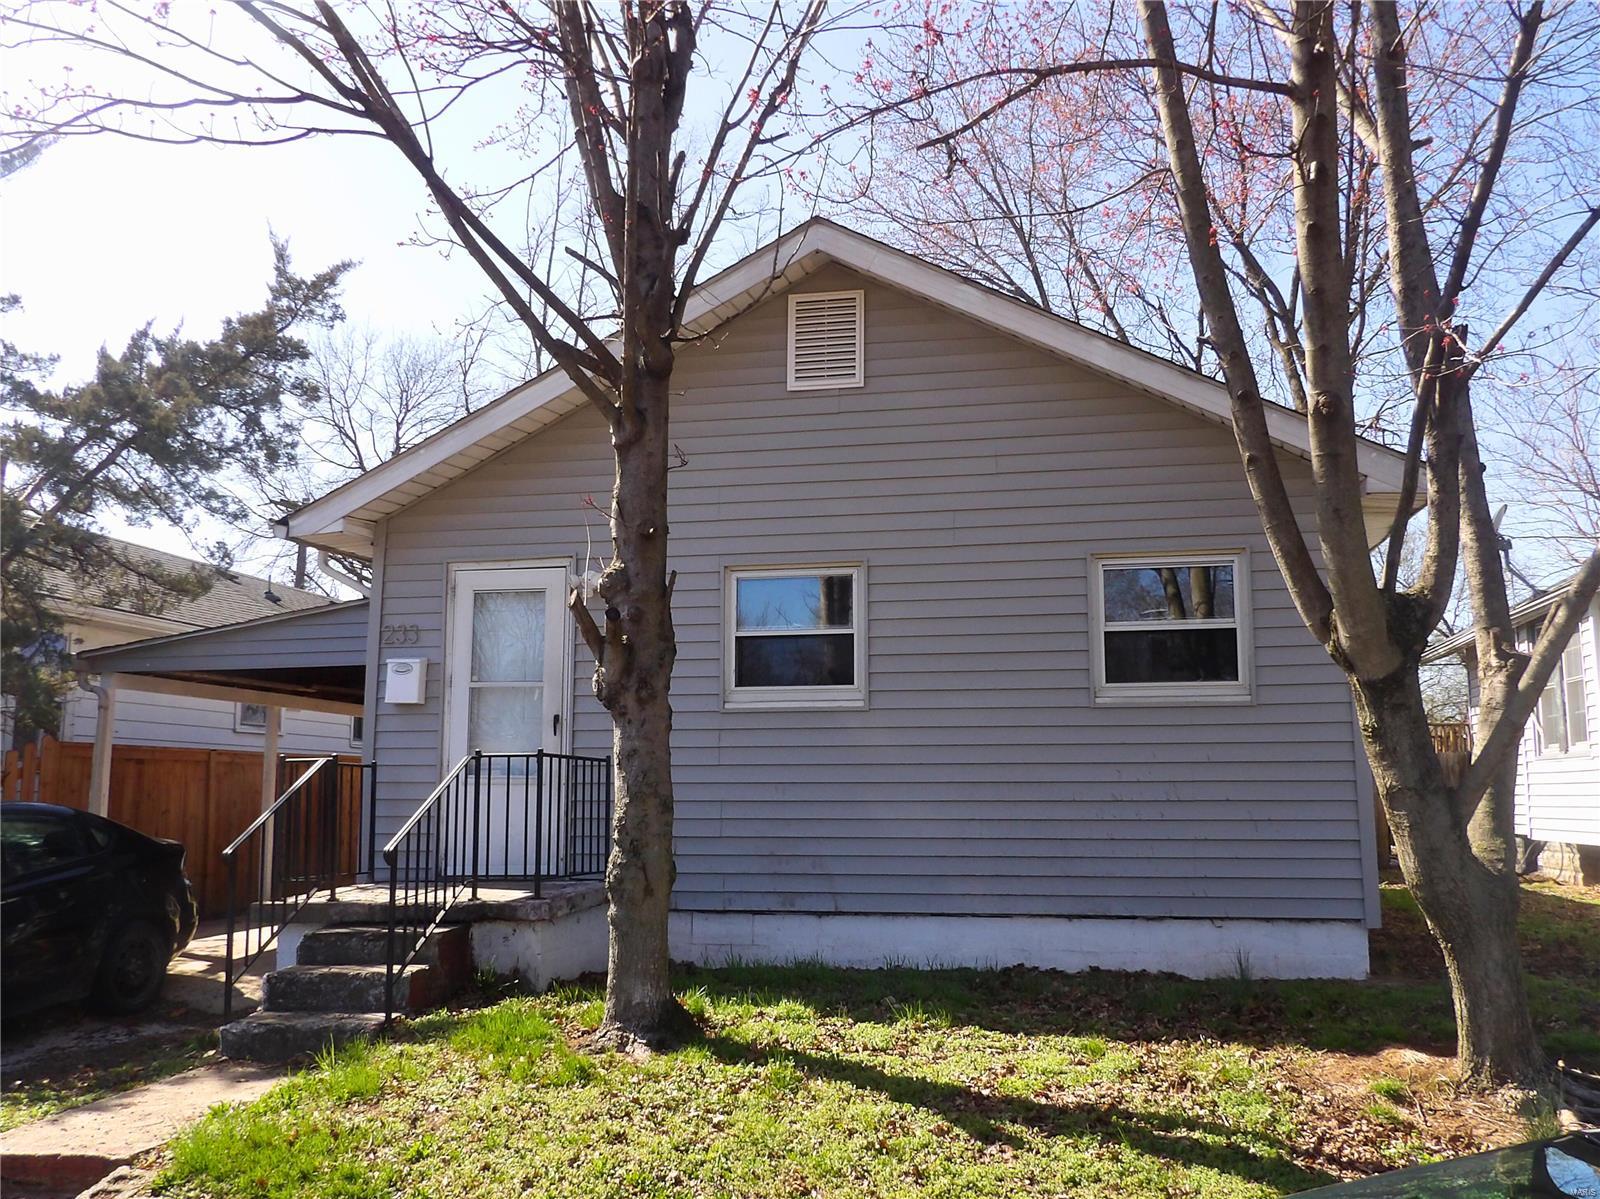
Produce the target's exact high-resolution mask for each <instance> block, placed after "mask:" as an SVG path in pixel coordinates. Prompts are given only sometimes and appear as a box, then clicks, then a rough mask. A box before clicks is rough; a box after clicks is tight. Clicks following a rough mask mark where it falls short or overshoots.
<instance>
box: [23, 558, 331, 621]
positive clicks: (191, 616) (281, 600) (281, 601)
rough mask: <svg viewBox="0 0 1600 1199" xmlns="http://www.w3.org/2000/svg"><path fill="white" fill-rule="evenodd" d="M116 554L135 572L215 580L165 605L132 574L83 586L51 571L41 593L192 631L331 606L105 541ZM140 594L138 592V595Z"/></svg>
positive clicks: (280, 587) (311, 595)
mask: <svg viewBox="0 0 1600 1199" xmlns="http://www.w3.org/2000/svg"><path fill="white" fill-rule="evenodd" d="M105 540H106V542H107V543H108V544H109V545H110V546H111V547H113V549H114V552H115V553H116V555H117V556H118V557H119V558H121V559H123V560H125V561H127V562H129V563H132V564H133V565H134V566H135V568H137V567H138V565H140V564H148V565H149V566H150V567H151V568H153V570H155V571H159V572H162V573H166V574H184V573H187V572H189V571H195V570H198V571H204V572H206V573H207V574H208V575H209V576H211V577H212V578H213V579H214V582H213V583H212V584H211V587H210V588H209V589H208V590H207V591H205V592H204V593H203V594H201V595H197V596H192V597H184V598H180V599H176V600H173V601H172V602H170V603H167V604H165V605H163V604H161V603H160V602H153V603H152V602H150V600H151V599H152V598H153V597H152V596H151V595H150V594H149V593H150V591H151V587H150V586H149V585H148V584H145V585H143V586H137V585H133V579H132V577H131V576H125V577H124V578H121V579H118V578H116V577H112V578H108V579H105V580H103V581H102V580H97V581H95V582H93V583H89V584H87V585H86V584H84V583H83V582H82V581H81V580H78V579H75V578H73V577H72V575H70V574H69V573H68V572H66V571H63V570H59V569H56V568H53V567H47V568H46V569H45V571H44V576H45V577H44V585H45V590H46V591H48V592H49V593H50V594H51V595H54V596H56V597H58V598H60V599H63V600H67V601H69V602H72V603H78V604H84V605H86V606H89V607H94V608H105V609H107V610H109V611H113V612H128V613H133V614H137V615H141V616H153V617H158V618H159V619H161V620H170V621H172V622H173V623H174V624H181V625H187V626H189V627H190V628H193V629H209V628H215V627H216V626H217V625H225V624H235V623H237V622H238V621H241V620H255V619H256V618H258V617H262V616H273V615H277V614H279V613H283V612H294V611H299V610H301V609H305V608H318V607H322V606H323V605H326V604H328V603H331V602H332V601H331V600H329V599H328V597H327V596H325V595H318V594H317V593H316V592H314V591H301V590H298V589H296V588H294V587H289V586H286V585H285V584H283V583H274V582H271V581H269V580H267V579H259V578H256V577H255V576H253V575H246V574H240V573H239V572H238V571H234V570H228V569H224V568H221V567H217V566H213V565H211V564H210V563H207V562H200V561H197V560H196V559H194V558H184V557H180V556H179V555H177V554H169V553H167V552H165V551H164V550H158V549H152V548H151V547H149V546H147V545H139V544H137V543H135V542H132V541H124V540H122V539H121V538H117V537H107V538H105ZM141 593H143V594H141Z"/></svg>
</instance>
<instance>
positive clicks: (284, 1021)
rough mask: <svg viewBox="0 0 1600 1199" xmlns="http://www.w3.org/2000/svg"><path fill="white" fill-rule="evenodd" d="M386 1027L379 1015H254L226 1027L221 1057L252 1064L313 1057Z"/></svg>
mask: <svg viewBox="0 0 1600 1199" xmlns="http://www.w3.org/2000/svg"><path fill="white" fill-rule="evenodd" d="M382 1028H383V1016H382V1014H381V1013H378V1012H255V1013H253V1014H251V1015H249V1016H246V1017H245V1018H244V1019H243V1020H235V1021H234V1022H233V1023H232V1024H224V1025H223V1026H222V1032H221V1045H222V1055H223V1056H224V1057H228V1058H234V1059H239V1060H243V1061H251V1062H288V1061H294V1060H296V1059H298V1058H308V1057H314V1056H316V1055H317V1054H319V1053H321V1052H322V1051H323V1050H325V1049H327V1048H328V1046H330V1045H332V1046H334V1047H335V1048H337V1047H338V1046H340V1045H348V1044H349V1043H350V1042H352V1041H370V1040H371V1039H372V1038H373V1037H376V1036H377V1035H378V1032H379V1031H380V1030H381V1029H382Z"/></svg>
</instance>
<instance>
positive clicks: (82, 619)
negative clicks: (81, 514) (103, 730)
mask: <svg viewBox="0 0 1600 1199" xmlns="http://www.w3.org/2000/svg"><path fill="white" fill-rule="evenodd" d="M116 544H117V549H118V553H119V554H120V555H121V556H123V557H124V558H125V559H127V560H129V561H131V562H134V563H140V562H143V563H148V564H149V566H150V567H151V568H152V570H153V571H156V572H162V573H165V574H169V575H173V574H178V575H181V574H187V573H188V572H190V571H193V570H201V571H205V572H207V573H209V574H211V575H213V576H214V578H215V580H216V581H215V582H214V583H212V585H211V586H210V587H209V588H208V589H207V590H206V591H205V592H204V593H203V594H201V595H197V596H192V597H191V596H179V597H168V599H169V602H166V603H156V604H152V603H150V602H148V598H147V597H145V596H136V595H131V594H129V592H130V591H135V590H144V591H148V590H149V588H143V589H134V588H129V587H126V586H114V587H110V588H108V587H105V586H99V585H91V586H89V587H85V586H84V585H83V584H82V583H81V582H80V581H79V580H76V579H74V578H73V577H72V576H70V575H68V574H67V573H65V572H62V571H51V572H49V573H48V574H47V576H46V580H45V583H46V587H47V588H48V589H49V591H50V592H51V593H52V595H53V596H54V598H55V610H56V611H57V612H58V613H59V614H60V616H61V619H62V623H63V627H64V632H65V634H66V636H67V638H68V643H69V645H70V647H71V649H72V650H73V652H74V653H76V652H79V651H83V650H90V649H99V648H101V647H103V646H107V645H116V644H120V643H122V642H127V641H137V640H142V639H144V638H148V637H157V636H166V635H171V634H175V633H188V632H192V631H193V630H196V629H208V628H215V627H217V626H219V625H229V624H234V623H237V622H239V621H246V620H254V619H257V618H259V617H263V616H272V615H277V614H280V613H284V612H295V611H302V610H304V609H307V608H318V607H324V606H326V605H327V604H328V603H329V600H328V598H327V597H326V596H323V595H318V594H316V593H314V592H310V591H301V590H297V589H295V588H293V587H287V586H284V585H283V584H281V583H273V582H269V581H268V580H266V579H258V578H254V577H252V576H250V575H245V574H240V573H238V572H237V571H232V570H218V569H217V568H216V567H213V566H210V565H207V564H206V563H202V562H197V561H194V560H193V559H189V558H183V557H179V556H178V555H176V554H168V553H165V552H163V551H161V550H155V549H151V548H149V547H148V546H142V545H136V544H134V543H132V542H128V541H118V542H117V543H116ZM95 706H96V698H95V696H94V694H93V693H92V692H90V691H87V690H84V689H83V688H74V689H73V690H72V691H70V692H68V693H67V695H66V697H65V699H64V700H63V701H62V715H61V726H60V731H59V739H60V740H62V741H68V742H82V741H93V740H94V733H95ZM357 720H359V718H352V717H349V716H337V715H332V714H328V713H322V712H300V711H293V710H286V711H285V712H284V716H283V731H282V734H281V741H280V748H281V749H282V750H283V751H285V752H293V753H346V754H348V753H359V752H360V750H359V748H357V747H358V746H359V741H356V742H352V737H353V736H357V735H359V733H360V728H359V724H357V723H354V722H355V721H357ZM265 728H266V710H265V708H264V707H263V706H262V705H259V704H253V703H235V702H227V701H221V700H216V699H197V698H194V697H191V696H184V695H165V694H156V693H145V692H130V693H129V694H128V695H127V696H126V697H125V698H124V699H123V700H122V702H120V703H119V704H118V706H117V711H116V729H115V738H116V742H117V743H118V744H121V745H158V746H177V747H185V748H191V749H253V750H258V751H259V750H260V749H261V747H262V743H263V740H264V734H265Z"/></svg>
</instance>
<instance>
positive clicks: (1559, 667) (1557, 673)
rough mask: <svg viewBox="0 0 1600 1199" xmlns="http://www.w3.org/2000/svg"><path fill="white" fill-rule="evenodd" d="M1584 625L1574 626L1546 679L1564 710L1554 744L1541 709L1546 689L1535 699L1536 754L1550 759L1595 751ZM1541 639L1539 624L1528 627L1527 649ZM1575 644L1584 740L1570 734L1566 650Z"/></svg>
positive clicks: (1533, 724) (1590, 753)
mask: <svg viewBox="0 0 1600 1199" xmlns="http://www.w3.org/2000/svg"><path fill="white" fill-rule="evenodd" d="M1582 635H1583V626H1582V624H1580V625H1579V627H1578V628H1577V629H1575V630H1573V634H1572V639H1571V640H1570V641H1569V642H1567V645H1566V648H1565V649H1563V650H1562V651H1561V656H1560V657H1559V658H1557V659H1556V668H1555V669H1554V670H1552V671H1551V672H1550V678H1549V679H1548V680H1547V681H1546V682H1545V691H1548V690H1550V689H1551V688H1552V687H1554V688H1555V690H1556V698H1557V700H1558V702H1559V704H1560V711H1561V738H1560V740H1559V741H1558V742H1556V743H1554V744H1552V743H1550V742H1548V741H1546V740H1545V735H1544V722H1543V720H1542V719H1541V715H1540V709H1541V708H1542V707H1543V706H1544V703H1543V701H1544V692H1543V691H1541V692H1540V693H1539V698H1538V699H1537V700H1535V701H1534V705H1533V715H1532V716H1530V717H1529V719H1528V723H1529V725H1531V726H1532V729H1533V756H1534V758H1535V759H1538V760H1541V761H1547V760H1549V759H1552V758H1587V757H1592V756H1593V755H1594V750H1595V746H1596V738H1595V735H1594V729H1592V728H1590V727H1589V726H1590V720H1589V664H1588V662H1587V661H1586V660H1585V657H1584V652H1583V639H1582ZM1537 639H1538V628H1537V626H1535V627H1533V628H1530V629H1528V630H1527V640H1526V643H1525V644H1524V645H1523V648H1524V649H1527V650H1532V648H1533V643H1534V641H1536V640H1537ZM1573 648H1576V649H1577V651H1578V669H1579V671H1581V672H1582V678H1583V703H1584V720H1583V731H1584V733H1585V734H1586V736H1585V738H1584V740H1582V741H1569V740H1568V738H1567V734H1568V733H1569V732H1570V731H1571V728H1572V718H1571V712H1570V709H1569V708H1568V707H1567V657H1566V656H1567V654H1568V652H1570V651H1571V650H1572V649H1573Z"/></svg>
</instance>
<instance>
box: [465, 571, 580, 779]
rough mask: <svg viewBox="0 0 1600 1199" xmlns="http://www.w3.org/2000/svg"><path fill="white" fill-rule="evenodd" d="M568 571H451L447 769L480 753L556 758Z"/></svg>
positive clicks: (559, 741) (563, 688)
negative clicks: (545, 753)
mask: <svg viewBox="0 0 1600 1199" xmlns="http://www.w3.org/2000/svg"><path fill="white" fill-rule="evenodd" d="M566 587H567V572H566V569H565V568H564V567H559V566H516V567H488V568H482V569H478V568H474V569H470V570H469V569H463V570H457V571H456V572H455V576H454V587H453V595H452V600H451V613H450V644H449V648H448V649H447V651H446V653H447V658H446V669H447V672H448V675H449V688H450V699H449V704H448V709H449V711H448V718H449V728H448V731H447V733H446V736H445V758H446V759H447V768H448V766H453V765H454V764H455V763H456V762H459V761H460V760H461V759H462V758H464V757H466V755H468V754H470V753H471V752H472V751H473V750H475V749H481V750H482V751H483V752H484V753H532V752H534V751H535V750H539V749H543V750H548V751H550V752H552V753H559V752H561V747H562V744H563V740H564V733H565V729H564V728H563V727H562V725H563V717H564V716H565V707H566V705H565V702H564V701H565V699H566V696H567V692H568V690H569V689H568V687H567V685H566V671H567V662H566V653H565V652H564V651H565V649H566V643H567V640H568V631H567V626H566V620H565V615H564V612H563V601H564V600H565V598H566Z"/></svg>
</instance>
